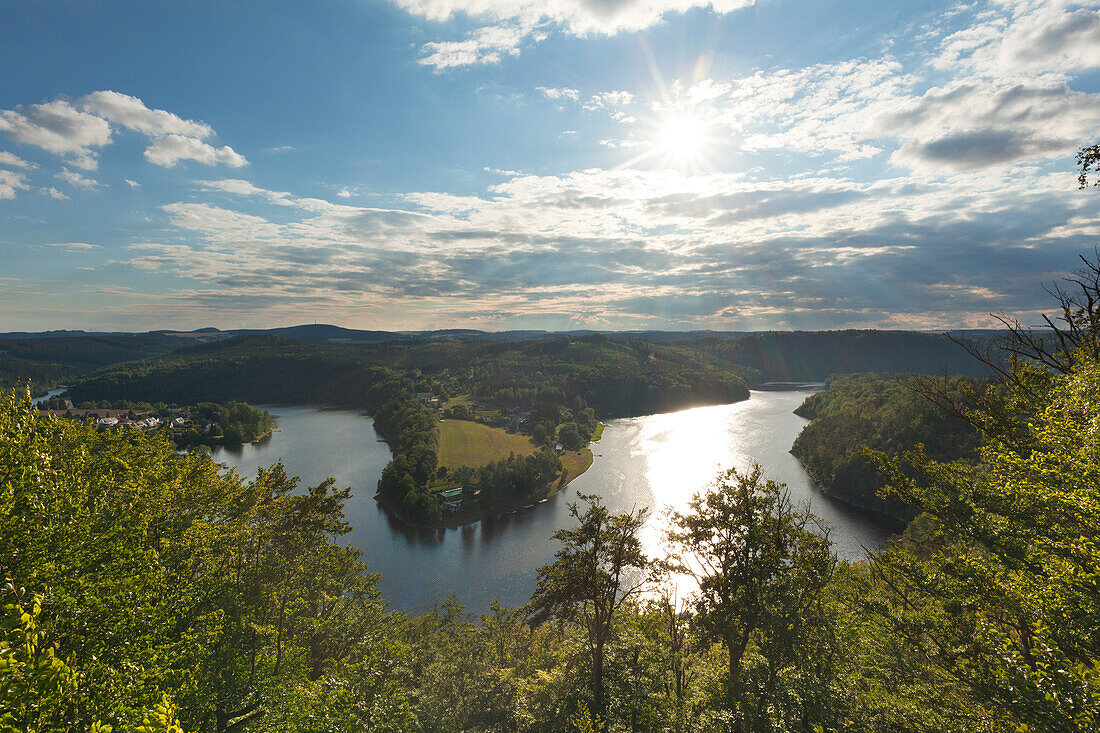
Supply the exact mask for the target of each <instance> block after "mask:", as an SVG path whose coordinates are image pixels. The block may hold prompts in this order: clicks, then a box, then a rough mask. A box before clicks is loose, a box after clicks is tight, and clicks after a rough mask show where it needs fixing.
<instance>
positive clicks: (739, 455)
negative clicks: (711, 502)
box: [213, 389, 889, 613]
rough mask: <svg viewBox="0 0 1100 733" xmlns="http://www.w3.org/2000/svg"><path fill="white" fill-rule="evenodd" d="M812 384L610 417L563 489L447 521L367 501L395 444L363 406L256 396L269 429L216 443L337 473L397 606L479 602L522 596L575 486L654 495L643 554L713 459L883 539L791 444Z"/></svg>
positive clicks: (854, 538)
mask: <svg viewBox="0 0 1100 733" xmlns="http://www.w3.org/2000/svg"><path fill="white" fill-rule="evenodd" d="M811 393H812V392H811V391H809V390H805V389H800V390H788V391H760V390H754V391H753V392H752V396H751V398H750V399H748V400H745V401H743V402H738V403H736V404H732V405H717V406H712V407H698V408H694V409H690V410H683V411H680V412H674V413H667V414H662V415H648V416H645V417H634V418H623V419H618V420H611V421H609V422H608V423H607V426H606V428H605V429H604V433H603V438H602V439H601V440H600V442H598V443H593V444H592V450H593V452H594V453H595V454H596V457H595V461H594V463H593V464H592V468H590V469H589V470H588V472H587V473H585V474H584V475H583V476H581V477H580V478H578V479H577V480H575V481H574V482H573V483H571V484H570V485H569V487H568V488H567V489H566V490H565V491H563V492H560V493H559V494H557V495H556V496H554V497H552V498H551V499H550V500H549V501H547V502H545V503H543V504H538V505H536V506H534V507H532V508H530V509H527V510H523V511H520V512H517V513H516V514H513V515H510V516H505V517H501V518H498V519H493V520H486V521H483V522H480V523H478V524H476V525H471V526H466V527H461V528H458V529H451V530H417V529H412V528H409V527H406V526H404V525H402V524H401V523H400V522H398V521H396V520H394V519H392V518H391V517H390V516H389V515H388V514H387V513H386V512H385V511H384V510H383V509H382V508H381V507H380V506H379V505H378V504H377V503H376V502H375V501H374V498H373V497H374V492H375V488H376V484H377V482H378V477H379V475H380V474H381V472H382V468H383V467H384V466H385V465H386V463H387V462H388V461H389V458H390V452H389V448H388V447H387V446H386V444H385V443H383V442H380V441H379V439H378V436H377V435H376V434H375V432H374V427H373V423H372V422H371V420H370V418H369V417H366V416H364V415H361V414H359V413H356V412H352V411H345V410H328V409H323V408H317V407H306V406H282V405H257V407H259V408H261V409H265V410H267V411H269V412H270V413H271V414H272V415H273V416H274V417H275V420H276V424H277V429H276V431H275V432H274V434H273V435H272V436H271V438H270V439H268V440H266V441H264V442H263V443H261V444H259V445H245V446H242V447H240V448H236V449H229V448H217V449H215V450H214V452H213V454H214V460H215V461H219V462H224V463H227V464H229V465H230V466H231V467H234V468H236V469H238V470H239V471H240V472H241V474H242V475H244V476H247V477H252V476H255V473H256V468H257V467H258V466H266V465H269V464H271V463H273V462H275V461H276V460H278V459H280V458H281V459H282V460H283V463H284V464H285V466H286V469H287V473H289V474H290V475H295V476H299V477H301V479H302V481H303V482H304V483H305V484H316V483H318V482H320V481H322V480H324V479H325V478H327V477H329V476H332V477H334V478H335V479H336V483H337V485H338V486H350V487H351V489H352V498H351V499H350V500H349V501H348V503H347V505H346V507H345V511H346V514H347V518H348V520H349V522H350V523H351V525H352V527H353V529H352V531H351V532H350V533H349V534H348V535H346V536H345V537H344V538H342V540H341V541H342V542H347V543H351V544H354V545H356V546H358V547H359V548H361V549H362V551H363V556H364V559H365V560H366V561H367V563H368V565H369V567H370V570H372V571H377V572H380V573H382V580H381V583H380V586H381V589H382V592H383V593H384V594H385V597H386V598H387V599H388V600H389V601H390V604H391V605H392V606H393V607H394V608H397V609H402V610H408V611H412V612H420V611H425V610H429V609H431V608H432V607H433V606H434V605H435V604H438V603H440V602H442V601H444V600H445V599H446V598H447V597H448V595H449V594H454V596H455V598H456V599H457V600H458V601H459V602H460V603H462V604H463V605H465V606H466V607H467V608H468V610H470V611H471V612H474V613H481V612H483V611H486V610H488V607H489V604H490V602H491V601H493V600H500V602H501V603H503V604H505V605H510V606H515V605H520V604H523V603H525V602H526V601H527V599H528V598H529V597H530V595H531V592H532V591H533V590H534V588H535V573H536V570H537V569H538V567H539V566H540V565H544V564H546V563H547V562H550V561H552V560H553V557H554V552H555V551H556V550H557V543H556V542H554V541H553V540H552V539H551V535H552V534H553V532H554V530H556V529H559V528H561V527H565V526H569V525H570V524H571V519H570V517H569V514H568V504H569V502H570V501H575V500H576V498H577V493H578V492H581V493H586V494H591V493H595V494H600V495H601V496H603V497H604V500H605V503H606V504H607V506H608V507H609V508H611V509H612V510H613V511H626V510H628V509H631V508H634V507H642V506H648V507H652V510H651V512H652V513H651V516H650V520H649V522H648V523H647V525H646V527H645V529H644V530H643V542H644V543H645V546H646V549H647V551H649V552H650V554H663V551H662V549H661V542H660V536H661V527H662V523H663V520H662V512H663V510H664V509H666V508H668V507H683V506H684V505H685V504H686V503H687V500H688V499H689V498H690V496H691V495H692V494H693V493H694V492H696V491H698V490H699V489H701V488H703V487H704V486H705V485H706V484H707V483H708V482H709V481H710V480H711V479H713V477H714V476H715V474H717V473H718V471H719V470H721V469H723V468H727V467H730V466H736V467H738V468H745V467H747V466H748V465H750V464H751V463H752V462H753V461H756V462H758V463H760V464H761V465H763V466H764V469H765V474H766V475H767V476H768V478H772V479H775V480H777V481H782V482H784V483H786V484H787V485H788V487H789V489H790V493H791V498H792V499H793V500H794V501H795V502H796V503H802V502H809V504H810V507H811V509H812V510H813V511H814V512H815V513H816V514H817V515H819V516H821V517H822V518H824V519H825V520H826V521H828V522H829V524H830V525H831V527H832V534H831V537H832V539H833V541H834V542H835V545H836V552H837V554H838V555H839V556H840V557H841V558H845V559H862V558H863V557H865V556H866V551H867V549H871V550H876V549H878V548H880V547H882V545H883V543H884V542H885V540H886V538H887V537H888V535H889V532H888V531H887V530H886V529H884V528H882V527H881V526H880V525H879V524H878V523H876V522H875V521H874V520H873V519H871V518H869V517H868V516H867V515H866V514H863V513H861V512H858V511H856V510H853V509H851V508H849V507H847V506H845V505H843V504H840V503H839V502H836V501H835V500H832V499H830V498H829V497H827V496H825V495H823V494H821V492H819V491H818V490H817V489H816V488H814V486H813V485H812V483H811V482H810V479H809V477H808V476H807V475H806V472H805V471H803V470H802V466H801V465H800V464H799V463H798V461H797V460H796V459H795V458H794V456H792V455H790V453H788V451H789V450H790V447H791V444H792V443H793V442H794V439H795V437H796V436H797V435H798V433H799V431H800V430H801V429H802V426H803V425H805V424H806V420H804V419H802V418H800V417H798V416H797V415H794V414H793V413H792V410H794V409H795V408H796V407H797V406H798V405H799V404H801V403H802V401H803V400H804V399H805V398H806V397H807V396H808V395H809V394H811Z"/></svg>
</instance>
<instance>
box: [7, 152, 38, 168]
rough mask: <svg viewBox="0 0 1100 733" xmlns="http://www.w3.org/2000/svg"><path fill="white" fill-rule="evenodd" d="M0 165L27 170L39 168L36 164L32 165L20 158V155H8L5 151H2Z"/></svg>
mask: <svg viewBox="0 0 1100 733" xmlns="http://www.w3.org/2000/svg"><path fill="white" fill-rule="evenodd" d="M0 165H6V166H11V167H12V168H25V169H26V168H30V169H33V168H37V167H38V166H36V165H35V164H34V163H30V162H28V161H25V160H23V159H22V158H20V157H19V156H18V155H15V154H14V153H6V152H4V151H3V150H0Z"/></svg>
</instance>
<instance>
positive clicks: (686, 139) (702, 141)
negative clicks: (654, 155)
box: [657, 114, 707, 164]
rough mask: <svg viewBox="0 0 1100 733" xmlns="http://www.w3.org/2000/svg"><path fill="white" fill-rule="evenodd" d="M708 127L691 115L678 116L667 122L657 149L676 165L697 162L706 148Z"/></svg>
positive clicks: (659, 135)
mask: <svg viewBox="0 0 1100 733" xmlns="http://www.w3.org/2000/svg"><path fill="white" fill-rule="evenodd" d="M706 137H707V125H706V123H705V122H704V121H703V120H701V119H700V118H698V117H696V116H694V115H691V114H677V115H673V116H671V117H669V118H668V119H667V120H665V122H664V124H663V126H662V127H661V129H660V132H659V134H658V139H657V147H658V148H659V149H660V151H661V152H662V153H663V154H664V155H665V156H666V157H667V158H668V159H669V160H670V161H672V162H674V163H680V164H683V163H693V162H697V160H698V158H699V157H700V156H701V155H702V153H703V151H704V148H705V146H706Z"/></svg>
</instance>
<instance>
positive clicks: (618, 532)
mask: <svg viewBox="0 0 1100 733" xmlns="http://www.w3.org/2000/svg"><path fill="white" fill-rule="evenodd" d="M580 499H581V501H583V502H585V504H586V505H587V506H586V508H585V509H584V512H583V513H582V512H581V508H580V506H579V505H578V504H576V503H571V504H570V505H569V513H570V515H572V516H573V518H574V519H576V520H577V521H578V523H579V524H578V526H576V527H574V528H572V529H559V530H558V531H557V532H555V533H554V539H556V540H558V541H559V542H561V544H562V547H561V549H560V550H558V552H557V556H556V557H557V559H556V560H555V561H554V562H553V563H551V564H550V565H544V566H543V567H541V568H539V571H538V586H537V587H536V589H535V593H534V595H533V596H532V597H531V602H530V604H529V610H530V612H531V617H532V621H533V622H534V623H535V624H540V623H543V622H545V621H547V620H549V619H559V620H563V621H574V622H577V623H579V624H581V626H583V627H584V629H585V631H586V632H587V647H588V652H589V656H590V660H591V664H592V701H593V707H594V709H595V712H596V713H602V712H603V709H604V678H603V677H604V656H605V649H606V646H607V643H608V641H609V639H610V638H611V635H612V633H613V631H614V622H615V618H616V613H617V612H618V611H619V609H620V607H621V606H622V604H623V602H624V601H626V600H627V599H628V598H630V597H631V596H633V595H634V594H635V593H637V592H638V591H639V590H640V589H641V588H642V586H643V584H644V582H645V580H644V577H643V571H644V570H645V568H646V565H647V560H646V556H645V554H644V553H643V552H642V543H641V541H640V540H639V539H638V532H639V530H641V528H642V525H643V524H645V520H646V517H647V516H648V510H647V509H644V508H643V509H638V510H633V511H630V512H627V513H625V514H612V513H610V512H609V511H608V510H607V507H605V506H604V505H603V501H602V500H601V499H600V497H598V496H595V495H587V494H581V495H580Z"/></svg>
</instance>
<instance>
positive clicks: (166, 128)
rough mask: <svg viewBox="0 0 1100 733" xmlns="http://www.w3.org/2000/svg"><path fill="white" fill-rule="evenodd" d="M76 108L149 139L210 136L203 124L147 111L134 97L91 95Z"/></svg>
mask: <svg viewBox="0 0 1100 733" xmlns="http://www.w3.org/2000/svg"><path fill="white" fill-rule="evenodd" d="M80 105H81V107H82V108H83V109H84V111H86V112H91V113H92V114H95V115H98V116H100V117H102V118H103V119H105V120H107V121H108V122H112V123H114V124H116V125H121V126H122V127H126V128H129V129H131V130H135V131H137V132H140V133H142V134H143V135H147V136H149V137H160V136H163V135H184V136H186V137H195V138H199V139H205V138H207V137H210V136H211V135H213V134H214V130H213V129H212V128H211V127H210V125H207V124H206V123H204V122H195V121H194V120H185V119H183V118H181V117H177V116H176V115H174V114H172V113H171V112H166V111H164V110H162V109H149V108H148V107H146V106H145V103H144V102H142V101H141V100H140V99H138V98H137V97H131V96H129V95H128V94H120V93H119V92H111V91H100V92H92V93H91V94H88V95H86V96H84V97H82V98H81V99H80Z"/></svg>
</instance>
